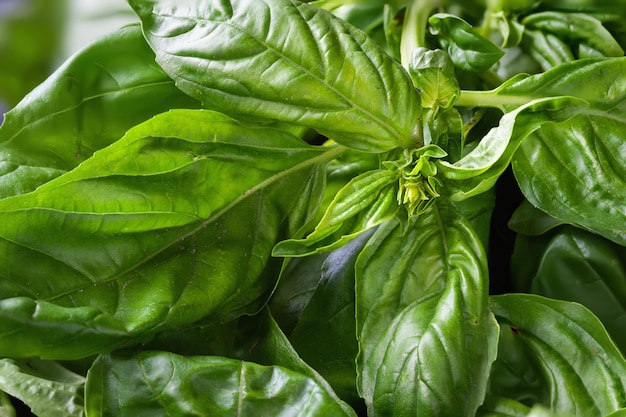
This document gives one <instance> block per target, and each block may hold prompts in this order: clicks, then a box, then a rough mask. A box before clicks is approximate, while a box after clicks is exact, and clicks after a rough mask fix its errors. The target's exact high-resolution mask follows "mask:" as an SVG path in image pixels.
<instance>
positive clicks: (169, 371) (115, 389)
mask: <svg viewBox="0 0 626 417" xmlns="http://www.w3.org/2000/svg"><path fill="white" fill-rule="evenodd" d="M85 404H86V411H87V413H88V414H89V415H90V416H94V417H100V416H110V415H115V416H119V417H124V416H133V417H135V416H148V415H150V416H166V415H167V416H180V417H183V416H184V417H186V416H189V415H205V416H211V415H216V416H217V415H246V416H247V415H250V416H252V415H267V416H295V415H297V416H320V415H323V416H344V417H345V416H349V415H350V414H348V413H346V412H345V411H344V410H343V409H342V408H341V406H340V405H339V404H338V403H337V401H335V400H334V399H333V398H331V397H330V396H329V395H328V394H327V393H326V391H325V390H324V389H323V388H322V387H320V386H319V385H318V384H317V383H316V382H315V381H314V380H312V379H311V378H309V377H307V376H305V375H303V374H300V373H297V372H294V371H291V370H289V369H286V368H282V367H279V366H263V365H258V364H255V363H252V362H243V361H240V360H235V359H227V358H221V357H212V356H192V357H184V356H179V355H175V354H173V353H169V352H158V351H153V352H140V353H138V354H136V355H122V354H118V355H106V356H101V357H99V358H98V359H97V360H96V362H95V363H94V365H93V366H92V368H91V369H90V370H89V373H88V374H87V384H86V387H85Z"/></svg>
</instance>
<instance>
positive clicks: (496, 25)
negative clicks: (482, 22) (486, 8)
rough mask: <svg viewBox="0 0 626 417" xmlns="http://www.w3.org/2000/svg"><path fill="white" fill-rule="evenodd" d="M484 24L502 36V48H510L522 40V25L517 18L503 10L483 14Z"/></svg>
mask: <svg viewBox="0 0 626 417" xmlns="http://www.w3.org/2000/svg"><path fill="white" fill-rule="evenodd" d="M485 19H486V25H487V26H488V27H491V28H492V29H495V30H497V31H498V33H500V36H502V48H512V47H514V46H517V45H519V44H520V42H521V41H522V37H523V34H524V25H522V24H521V23H519V22H518V21H517V19H515V18H511V17H510V16H508V14H507V13H504V12H503V11H499V12H493V11H492V12H487V13H486V14H485Z"/></svg>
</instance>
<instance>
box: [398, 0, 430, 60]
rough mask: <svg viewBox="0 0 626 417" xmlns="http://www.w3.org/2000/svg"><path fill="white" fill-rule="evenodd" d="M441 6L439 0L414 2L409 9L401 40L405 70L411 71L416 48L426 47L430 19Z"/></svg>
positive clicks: (405, 17)
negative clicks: (411, 60)
mask: <svg viewBox="0 0 626 417" xmlns="http://www.w3.org/2000/svg"><path fill="white" fill-rule="evenodd" d="M439 6H440V1H439V0H413V3H412V4H410V5H409V6H408V7H407V9H406V13H405V15H404V25H403V26H402V38H401V39H400V57H401V60H402V66H403V67H404V68H405V69H407V70H408V69H409V61H410V59H411V52H412V51H413V50H414V49H415V48H418V47H426V27H427V26H428V18H429V17H430V15H431V13H432V11H433V10H434V9H436V8H437V7H439Z"/></svg>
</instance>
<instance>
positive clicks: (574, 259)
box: [511, 226, 626, 352]
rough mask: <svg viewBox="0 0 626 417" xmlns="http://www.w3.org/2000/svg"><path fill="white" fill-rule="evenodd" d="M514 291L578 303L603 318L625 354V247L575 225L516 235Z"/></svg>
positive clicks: (513, 258) (512, 261)
mask: <svg viewBox="0 0 626 417" xmlns="http://www.w3.org/2000/svg"><path fill="white" fill-rule="evenodd" d="M511 278H512V284H513V288H514V290H515V291H520V292H530V293H534V294H539V295H543V296H545V297H550V298H556V299H560V300H567V301H575V302H578V303H581V304H583V305H584V306H586V307H587V308H589V309H590V310H591V311H592V312H593V313H594V314H596V315H597V316H598V318H599V319H600V320H601V321H602V323H603V324H604V326H605V327H606V328H607V331H608V332H609V334H610V335H611V336H612V337H613V339H614V340H615V343H616V344H617V345H618V346H619V347H620V348H621V349H622V351H623V352H626V335H625V334H624V331H623V329H624V322H625V319H626V303H624V300H626V248H624V247H623V246H619V245H616V244H615V243H613V242H611V241H609V240H606V239H604V238H602V237H600V236H597V235H594V234H592V233H589V232H586V231H584V230H581V229H578V228H574V227H571V226H564V227H559V228H558V229H555V230H553V232H552V233H549V234H547V235H545V236H540V237H531V236H523V235H518V237H517V239H516V242H515V249H514V251H513V255H512V257H511Z"/></svg>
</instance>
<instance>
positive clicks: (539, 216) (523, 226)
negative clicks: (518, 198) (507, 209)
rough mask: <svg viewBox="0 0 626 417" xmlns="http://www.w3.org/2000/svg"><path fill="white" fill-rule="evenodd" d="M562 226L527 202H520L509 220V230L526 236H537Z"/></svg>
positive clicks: (561, 222) (560, 222)
mask: <svg viewBox="0 0 626 417" xmlns="http://www.w3.org/2000/svg"><path fill="white" fill-rule="evenodd" d="M563 224H565V223H564V222H563V221H561V220H559V219H555V218H554V217H552V216H550V215H549V214H547V213H545V212H543V211H541V210H539V209H538V208H537V207H534V206H533V205H532V204H530V203H529V202H528V200H524V201H522V204H520V206H519V207H518V208H517V209H515V211H514V212H513V215H512V216H511V219H510V220H509V227H510V228H511V230H513V231H514V232H517V233H519V234H522V235H526V236H539V235H542V234H544V233H546V232H548V231H550V230H552V229H554V228H555V227H558V226H561V225H563Z"/></svg>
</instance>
